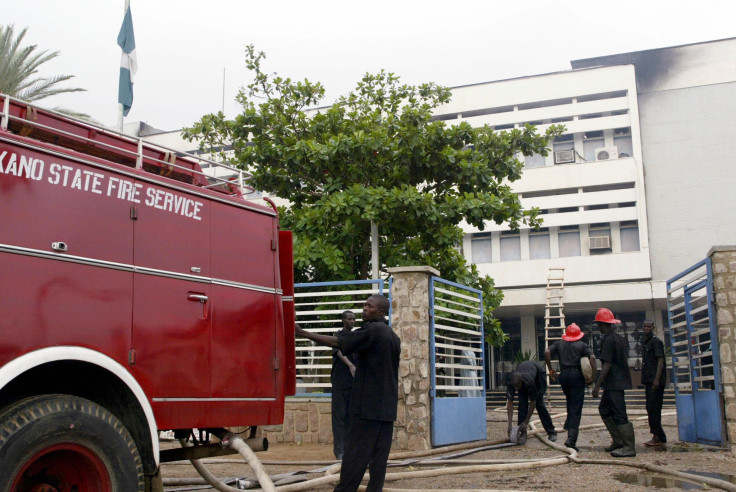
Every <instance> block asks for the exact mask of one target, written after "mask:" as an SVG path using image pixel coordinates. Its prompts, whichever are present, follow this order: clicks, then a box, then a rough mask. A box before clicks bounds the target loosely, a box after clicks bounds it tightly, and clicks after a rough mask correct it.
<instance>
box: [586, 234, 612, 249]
mask: <svg viewBox="0 0 736 492" xmlns="http://www.w3.org/2000/svg"><path fill="white" fill-rule="evenodd" d="M589 240H590V241H589V247H590V249H611V238H610V237H608V236H591V237H590V238H589Z"/></svg>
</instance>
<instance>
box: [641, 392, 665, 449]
mask: <svg viewBox="0 0 736 492" xmlns="http://www.w3.org/2000/svg"><path fill="white" fill-rule="evenodd" d="M644 388H645V393H644V394H645V395H646V399H647V416H648V417H649V431H650V432H651V433H652V434H654V435H655V436H659V438H660V439H661V440H662V442H667V436H666V435H665V433H664V429H663V428H662V400H664V387H663V386H659V387H658V388H657V389H656V390H655V389H652V385H651V384H647V385H644Z"/></svg>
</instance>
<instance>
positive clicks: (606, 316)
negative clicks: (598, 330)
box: [595, 308, 621, 325]
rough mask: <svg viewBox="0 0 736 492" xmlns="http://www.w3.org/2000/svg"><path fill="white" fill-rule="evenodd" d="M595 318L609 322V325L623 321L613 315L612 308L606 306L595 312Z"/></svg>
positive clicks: (602, 321)
mask: <svg viewBox="0 0 736 492" xmlns="http://www.w3.org/2000/svg"><path fill="white" fill-rule="evenodd" d="M595 320H596V321H600V322H601V323H608V324H609V325H613V324H616V323H621V321H620V320H617V319H616V318H614V317H613V313H612V312H611V310H610V309H606V308H600V309H599V310H598V312H597V313H595Z"/></svg>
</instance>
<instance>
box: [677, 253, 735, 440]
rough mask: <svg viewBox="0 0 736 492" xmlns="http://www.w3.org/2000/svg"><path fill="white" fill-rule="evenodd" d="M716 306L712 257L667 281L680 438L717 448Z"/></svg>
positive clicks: (721, 434) (721, 427) (721, 424)
mask: <svg viewBox="0 0 736 492" xmlns="http://www.w3.org/2000/svg"><path fill="white" fill-rule="evenodd" d="M714 305H715V303H714V299H713V272H712V269H711V262H710V258H706V259H705V260H703V261H700V262H698V263H696V264H695V265H693V266H692V267H690V268H688V269H687V270H685V271H684V272H682V273H680V274H678V275H676V276H674V277H673V278H671V279H670V280H668V281H667V314H668V320H669V330H670V337H671V345H672V363H671V367H672V381H673V383H674V386H675V404H676V406H677V425H678V430H679V437H680V440H681V441H686V442H698V443H702V444H711V445H719V446H720V445H724V444H725V442H726V433H725V420H724V411H723V396H722V388H721V370H720V358H719V354H720V352H719V349H718V328H717V326H716V322H715V313H714Z"/></svg>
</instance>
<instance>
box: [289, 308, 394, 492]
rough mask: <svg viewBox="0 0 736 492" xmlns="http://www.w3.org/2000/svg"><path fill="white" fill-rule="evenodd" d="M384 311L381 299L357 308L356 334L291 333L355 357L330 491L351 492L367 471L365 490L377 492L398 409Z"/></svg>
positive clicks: (391, 343) (391, 346)
mask: <svg viewBox="0 0 736 492" xmlns="http://www.w3.org/2000/svg"><path fill="white" fill-rule="evenodd" d="M388 309H389V301H388V299H387V298H386V297H385V296H382V295H372V296H370V297H369V298H368V299H367V300H366V301H365V305H364V306H363V322H362V323H361V328H360V329H359V330H354V331H351V332H349V333H344V334H342V335H340V336H337V337H332V336H327V335H320V334H317V333H310V332H308V331H305V330H303V329H301V328H300V327H298V326H297V328H296V334H297V335H299V336H303V337H305V338H308V339H310V340H314V341H315V342H317V343H321V344H322V345H327V346H328V347H334V348H339V349H340V350H341V351H342V353H343V354H345V355H350V354H353V353H355V354H357V355H358V366H357V369H356V371H355V381H354V382H353V393H352V395H350V407H349V412H350V428H349V429H348V433H347V440H346V442H345V454H344V455H343V459H342V468H341V470H340V482H339V483H338V484H337V487H336V488H335V490H336V491H340V492H342V491H348V492H354V491H357V490H358V487H359V486H360V482H361V480H362V479H363V475H364V474H365V471H366V468H368V469H369V470H370V481H369V482H368V486H367V488H366V490H367V491H368V492H378V491H380V490H383V482H384V480H385V478H386V464H387V462H388V455H389V452H390V451H391V438H392V436H393V430H394V421H395V420H396V414H397V407H398V404H399V356H400V355H401V341H400V340H399V337H398V336H397V335H396V333H394V331H393V330H392V329H391V327H389V326H388V324H387V323H386V319H385V316H386V314H388Z"/></svg>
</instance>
